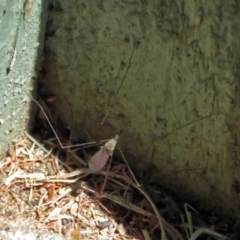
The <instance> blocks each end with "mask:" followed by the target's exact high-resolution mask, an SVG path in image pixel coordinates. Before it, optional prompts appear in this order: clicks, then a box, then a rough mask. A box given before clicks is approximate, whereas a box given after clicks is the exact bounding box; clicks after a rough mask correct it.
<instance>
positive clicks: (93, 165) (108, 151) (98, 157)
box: [88, 135, 119, 171]
mask: <svg viewBox="0 0 240 240" xmlns="http://www.w3.org/2000/svg"><path fill="white" fill-rule="evenodd" d="M118 138H119V136H118V135H116V136H115V138H112V139H111V140H109V141H108V142H106V143H105V145H104V146H102V147H101V149H100V150H99V151H97V152H96V153H95V154H94V155H93V156H92V157H91V159H90V160H89V163H88V166H89V168H90V169H91V170H92V171H100V170H101V169H103V168H104V166H105V165H106V163H107V161H108V159H109V157H111V156H112V155H113V151H114V149H115V146H116V143H117V140H118Z"/></svg>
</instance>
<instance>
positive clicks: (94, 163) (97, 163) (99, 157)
mask: <svg viewBox="0 0 240 240" xmlns="http://www.w3.org/2000/svg"><path fill="white" fill-rule="evenodd" d="M108 158H109V154H108V152H107V150H106V148H105V146H103V147H102V148H101V149H100V150H99V151H97V152H96V153H95V154H94V155H93V156H92V157H91V159H90V161H89V163H88V166H89V168H90V169H91V170H92V171H100V170H101V169H102V168H104V166H105V165H106V163H107V161H108Z"/></svg>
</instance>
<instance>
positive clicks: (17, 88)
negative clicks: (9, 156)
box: [0, 0, 47, 156]
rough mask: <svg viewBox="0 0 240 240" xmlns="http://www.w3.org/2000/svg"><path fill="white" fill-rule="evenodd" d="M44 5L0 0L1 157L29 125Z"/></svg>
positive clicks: (44, 10)
mask: <svg viewBox="0 0 240 240" xmlns="http://www.w3.org/2000/svg"><path fill="white" fill-rule="evenodd" d="M26 3H28V4H27V5H26ZM43 6H45V7H43ZM46 6H47V4H46V3H42V1H40V0H39V1H38V0H35V1H31V0H27V1H25V0H17V1H16V0H1V1H0V59H1V61H0V79H1V81H0V96H1V98H0V99H1V101H0V155H1V156H5V155H6V150H7V149H9V148H10V149H11V148H12V147H11V146H12V143H13V141H15V140H17V139H18V138H20V137H22V136H23V133H24V131H25V130H26V129H27V128H28V125H29V124H30V122H29V106H30V98H29V96H28V94H29V92H30V91H31V90H32V89H33V82H34V81H35V80H36V76H37V70H38V69H37V64H38V63H39V59H40V58H39V56H40V54H41V51H42V47H43V36H44V35H43V34H44V32H45V23H46V17H47V15H46V13H47V11H46ZM44 8H45V9H44ZM44 14H45V15H44ZM44 19H45V20H44Z"/></svg>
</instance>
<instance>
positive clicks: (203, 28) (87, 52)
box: [41, 0, 240, 214]
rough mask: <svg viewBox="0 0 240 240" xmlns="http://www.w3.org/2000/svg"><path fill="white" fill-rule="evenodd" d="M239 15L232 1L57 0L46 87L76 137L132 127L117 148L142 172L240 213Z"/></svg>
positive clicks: (53, 7)
mask: <svg viewBox="0 0 240 240" xmlns="http://www.w3.org/2000/svg"><path fill="white" fill-rule="evenodd" d="M239 10H240V6H239V4H238V3H237V2H236V1H231V0H230V1H217V0H213V1H203V0H202V1H190V0H188V1H181V0H175V1H164V0H160V1H157V0H145V1H138V0H135V1H132V0H131V1H130V0H129V1H128V0H127V1H95V0H82V1H78V0H75V1H64V0H59V1H51V10H50V13H49V19H48V28H47V35H46V36H47V39H46V46H45V54H46V59H45V62H44V66H43V67H44V69H45V71H46V76H45V77H44V78H43V79H42V82H41V83H42V85H43V86H44V87H45V88H46V87H47V88H48V91H49V92H51V93H53V94H55V95H56V97H57V102H56V107H57V111H58V114H59V117H60V118H61V119H62V120H63V121H64V122H65V123H66V125H68V126H69V127H70V128H71V129H72V132H73V134H74V135H75V137H79V136H82V137H85V138H87V137H88V139H91V140H93V139H102V138H109V137H113V136H114V135H115V134H116V133H118V131H119V130H120V129H122V128H123V127H124V126H126V127H125V129H124V132H123V134H122V136H121V139H120V141H119V145H120V146H121V148H122V150H123V152H124V153H125V155H126V156H127V159H128V161H129V162H130V163H131V165H132V166H133V167H135V169H136V170H138V172H139V173H140V174H142V175H143V176H145V177H146V178H147V179H148V180H149V179H150V180H151V179H155V180H157V181H158V182H159V183H160V184H161V185H162V186H163V187H165V188H168V189H171V190H172V191H173V192H175V193H177V194H180V195H182V196H183V197H184V198H185V199H186V200H188V201H189V200H192V201H193V202H198V203H199V202H201V204H202V206H203V207H206V208H210V207H214V208H215V209H216V210H218V211H223V212H225V213H229V212H230V211H231V213H232V212H235V213H236V214H238V209H239V208H240V202H239V198H238V194H239V191H240V187H239V186H240V181H239V180H238V176H239V175H240V168H239V167H240V164H239V162H240V161H239V142H238V139H239V137H240V135H239V133H240V131H239V130H240V129H239V128H240V126H239V113H240V112H239V103H240V102H239V100H240V99H239V96H240V95H239V49H240V44H239V43H240V41H239V39H240V38H239V37H240V31H239V20H240V16H239ZM134 44H135V48H134V53H133V57H132V60H131V63H130V67H129V71H128V73H127V76H126V79H125V81H124V83H123V85H122V87H121V89H120V91H119V93H118V95H117V96H116V99H115V101H114V103H113V106H112V107H110V105H111V102H112V100H113V99H114V96H115V95H116V93H117V91H118V87H119V85H120V84H121V81H122V79H123V76H124V74H125V72H126V69H127V67H128V64H129V59H130V55H131V52H132V50H133V46H134ZM109 107H110V112H109V115H108V117H107V119H106V121H105V123H104V124H103V125H102V124H101V122H102V119H103V116H104V114H105V113H106V112H107V111H108V110H109ZM233 206H234V207H233Z"/></svg>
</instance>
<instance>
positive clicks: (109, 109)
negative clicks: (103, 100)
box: [101, 40, 136, 124]
mask: <svg viewBox="0 0 240 240" xmlns="http://www.w3.org/2000/svg"><path fill="white" fill-rule="evenodd" d="M135 45H136V43H135V40H134V44H133V49H132V53H131V56H130V59H129V63H128V66H127V69H126V72H125V74H124V76H123V79H122V81H121V83H120V85H119V87H118V89H117V92H116V94H115V96H114V98H113V100H112V102H111V104H110V106H109V108H108V110H107V112H106V114H105V116H104V118H103V120H102V122H101V124H104V122H105V120H106V118H107V116H108V114H109V112H110V111H111V108H112V106H113V104H114V102H115V100H116V98H117V95H118V93H119V91H120V89H121V87H122V85H123V83H124V81H125V78H126V76H127V73H128V70H129V68H130V63H131V61H132V58H133V53H134V49H135Z"/></svg>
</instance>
